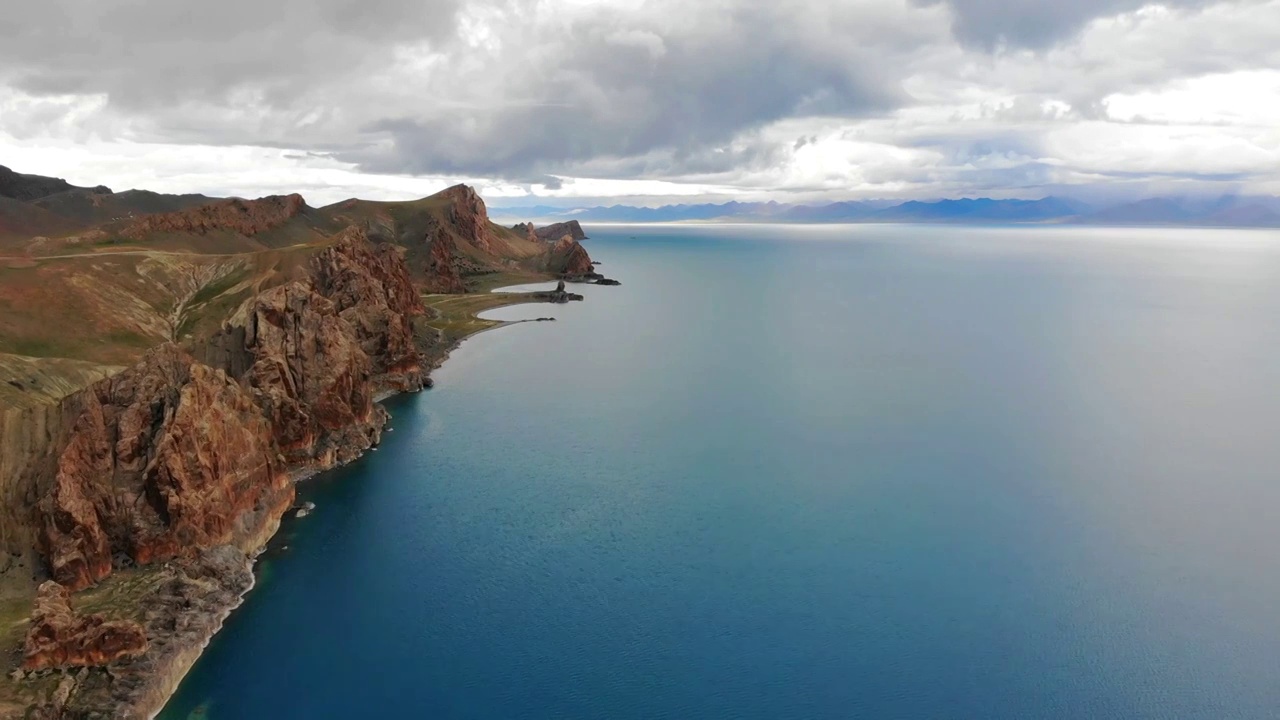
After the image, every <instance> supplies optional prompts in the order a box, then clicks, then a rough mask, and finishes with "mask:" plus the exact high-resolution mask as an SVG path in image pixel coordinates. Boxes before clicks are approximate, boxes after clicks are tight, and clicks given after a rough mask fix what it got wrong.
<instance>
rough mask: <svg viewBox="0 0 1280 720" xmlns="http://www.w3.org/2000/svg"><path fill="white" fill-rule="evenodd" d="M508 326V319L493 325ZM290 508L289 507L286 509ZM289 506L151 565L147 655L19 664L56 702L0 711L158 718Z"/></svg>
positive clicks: (435, 363) (297, 478) (435, 361)
mask: <svg viewBox="0 0 1280 720" xmlns="http://www.w3.org/2000/svg"><path fill="white" fill-rule="evenodd" d="M562 294H565V291H564V289H563V283H561V286H560V287H559V288H558V289H557V290H553V291H545V292H540V293H535V294H534V297H533V298H531V299H530V300H519V301H515V302H513V303H512V304H518V303H522V302H530V301H533V302H550V303H557V302H568V300H561V299H559V298H560V297H561V295H562ZM569 295H570V296H571V299H574V300H581V299H582V296H581V295H573V294H571V293H569ZM543 319H553V318H543ZM505 325H506V323H504V324H502V325H498V326H496V327H504V326H505ZM488 329H496V328H488ZM479 332H483V331H479ZM479 332H477V333H472V334H470V335H465V336H462V337H459V338H457V339H456V340H455V341H453V342H451V343H449V344H448V345H440V346H436V347H434V348H433V352H432V353H431V355H430V356H429V357H425V358H424V364H423V368H422V370H423V373H424V378H423V383H422V386H421V388H415V389H412V390H408V391H410V392H414V391H417V390H419V389H425V388H429V387H431V381H430V379H429V377H425V373H427V372H429V371H431V370H434V369H437V368H439V367H440V366H441V365H443V363H444V362H445V361H446V360H447V359H448V358H449V356H450V355H451V353H452V351H453V350H455V349H457V347H458V346H459V345H461V344H462V342H464V341H465V340H467V339H469V338H471V337H474V336H475V335H476V334H479ZM403 392H405V391H401V390H383V391H381V392H379V393H377V395H376V397H375V402H378V403H381V402H382V401H385V400H387V399H390V398H392V397H395V396H397V395H399V394H402V393H403ZM389 420H390V415H388V414H386V413H385V411H384V413H383V414H382V422H381V423H380V424H379V426H378V430H379V431H381V430H382V429H383V428H384V427H385V423H386V422H387V421H389ZM371 447H373V446H371ZM362 456H363V452H360V453H359V454H357V455H355V456H353V457H349V458H347V459H345V460H344V461H343V462H340V463H337V464H335V465H333V466H331V467H328V468H316V467H303V468H297V469H295V470H293V471H292V472H290V473H289V482H290V485H296V484H297V483H299V482H303V481H305V480H307V479H310V478H312V477H315V476H316V475H318V474H320V473H322V472H326V471H327V470H331V469H336V468H337V467H340V466H342V465H345V464H348V463H350V462H354V461H355V460H357V459H359V458H360V457H362ZM291 495H292V493H291ZM290 509H292V506H290V507H289V508H286V509H285V511H284V512H287V511H288V510H290ZM284 512H281V513H279V514H275V515H274V520H273V521H271V522H270V525H271V527H270V530H269V532H266V533H263V534H261V535H260V536H259V537H260V538H261V543H260V544H259V545H258V546H257V547H256V548H254V549H253V551H252V552H250V553H246V552H244V551H243V550H241V549H239V548H237V547H234V546H232V545H219V546H215V547H212V548H208V549H205V550H203V551H201V552H200V553H199V554H198V555H197V556H196V557H195V558H194V559H183V560H180V561H174V562H169V563H166V564H165V565H164V566H163V567H161V568H159V569H158V570H149V571H146V572H154V577H151V578H149V579H148V583H147V584H148V585H149V586H153V587H154V588H155V590H154V591H152V592H148V593H145V594H143V595H142V596H141V597H139V598H138V600H139V601H140V602H141V603H142V605H143V608H142V611H143V619H142V620H141V621H140V624H141V626H142V629H143V630H144V631H145V634H146V637H147V638H148V639H149V641H150V646H149V647H148V649H147V652H146V653H145V654H143V655H142V656H140V657H136V658H120V659H116V660H115V661H113V662H112V663H111V664H110V665H109V666H108V667H81V668H79V669H76V670H70V669H65V668H64V669H42V670H37V671H32V672H29V673H28V672H25V671H21V670H20V671H18V673H15V675H17V674H19V673H21V675H20V676H19V677H18V678H11V679H15V680H18V681H25V680H28V679H31V680H38V679H45V680H56V689H55V690H54V693H53V697H52V698H51V702H48V703H44V704H39V705H32V706H30V707H28V708H27V709H26V710H25V711H24V712H23V714H21V715H17V714H15V715H8V714H4V713H0V718H3V719H4V720H9V718H13V719H14V720H17V718H24V720H54V719H63V718H86V719H89V718H93V719H97V718H103V719H105V718H125V719H131V718H136V719H139V720H140V719H142V718H146V719H147V720H152V719H153V718H155V717H157V716H158V715H159V714H160V713H161V712H162V711H163V709H164V706H165V705H166V704H167V702H168V700H169V699H170V698H171V697H172V696H173V694H174V693H175V692H176V691H177V689H178V687H179V686H180V685H181V683H182V680H183V679H184V678H185V677H186V675H187V673H188V672H190V670H191V668H192V667H193V666H194V665H195V663H196V661H197V660H199V658H200V656H201V654H203V651H204V649H205V648H207V647H208V645H209V643H210V642H211V641H212V640H213V637H214V636H215V635H216V634H217V633H218V632H219V631H220V630H221V629H222V627H223V625H224V623H225V622H226V620H227V618H229V617H230V616H231V614H232V613H233V612H234V611H235V610H236V609H237V608H239V607H240V606H241V605H242V604H243V603H244V600H245V598H246V597H247V596H248V594H249V592H251V591H252V590H253V588H254V585H255V576H254V572H253V568H254V564H255V562H256V559H257V557H258V555H260V554H261V553H262V552H264V551H265V550H266V549H267V545H268V543H269V541H270V540H271V539H272V538H273V537H274V536H275V534H276V532H277V531H278V529H279V526H280V520H281V519H282V517H283V515H284ZM139 572H143V571H139Z"/></svg>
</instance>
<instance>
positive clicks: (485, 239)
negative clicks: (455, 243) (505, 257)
mask: <svg viewBox="0 0 1280 720" xmlns="http://www.w3.org/2000/svg"><path fill="white" fill-rule="evenodd" d="M440 196H441V197H442V198H444V199H445V200H448V201H449V223H450V224H451V225H453V227H454V229H455V230H456V231H457V233H458V235H459V236H460V237H462V238H465V239H466V240H467V242H469V243H471V244H472V245H474V246H475V247H476V249H477V250H480V251H481V252H485V253H489V254H491V255H492V254H495V247H496V246H497V239H496V237H495V236H494V232H493V228H492V227H491V226H490V225H489V211H488V210H487V209H486V208H485V206H484V200H481V199H480V196H479V195H478V194H477V193H476V191H475V190H474V189H472V188H471V187H469V186H467V185H454V186H453V187H451V188H449V189H447V190H445V191H443V192H441V193H440Z"/></svg>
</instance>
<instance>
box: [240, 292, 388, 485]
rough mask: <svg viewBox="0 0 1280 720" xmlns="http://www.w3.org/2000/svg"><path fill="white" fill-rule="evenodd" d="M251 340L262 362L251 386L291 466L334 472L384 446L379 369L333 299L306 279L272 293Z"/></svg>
mask: <svg viewBox="0 0 1280 720" xmlns="http://www.w3.org/2000/svg"><path fill="white" fill-rule="evenodd" d="M245 343H246V347H247V349H248V350H249V352H250V353H252V355H253V357H254V358H255V361H254V363H253V364H252V366H251V367H250V368H249V371H248V372H247V373H246V375H245V377H244V382H245V383H246V384H247V385H248V387H250V388H251V389H252V391H253V393H254V396H255V397H256V398H257V400H258V404H259V406H261V407H262V409H263V411H264V412H265V413H266V416H267V419H268V421H269V422H270V423H271V427H272V432H273V434H274V436H275V439H276V442H278V443H279V445H280V449H281V450H282V451H283V452H284V453H285V457H286V458H287V459H288V460H290V462H292V463H296V464H304V465H309V466H318V467H330V466H332V465H335V464H337V463H339V462H344V461H346V460H349V459H352V458H354V457H355V456H357V455H359V453H360V452H362V451H364V450H366V449H367V448H369V447H370V446H371V445H372V444H374V443H375V442H377V439H378V430H379V428H381V426H382V422H383V420H384V418H383V416H382V415H381V413H377V412H375V409H374V405H373V388H372V386H371V384H370V379H371V377H372V374H373V365H372V363H371V361H370V360H369V356H368V355H366V354H365V352H364V350H363V349H362V348H361V347H360V345H359V343H357V342H356V338H355V331H354V330H353V329H352V327H351V325H350V323H348V322H347V321H346V320H344V319H343V318H342V317H341V316H340V315H339V314H338V307H337V305H335V304H334V303H333V301H331V300H329V299H328V298H326V297H323V296H321V295H318V294H316V292H315V291H313V290H312V288H311V286H310V285H309V284H308V283H304V282H295V283H291V284H289V285H285V286H283V287H278V288H275V289H274V290H271V291H268V292H267V293H265V294H263V295H262V296H260V297H259V298H258V299H257V300H256V301H254V305H253V309H252V310H251V313H250V316H249V320H248V324H247V335H246V337H245Z"/></svg>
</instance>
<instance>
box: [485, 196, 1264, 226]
mask: <svg viewBox="0 0 1280 720" xmlns="http://www.w3.org/2000/svg"><path fill="white" fill-rule="evenodd" d="M491 212H492V213H493V215H494V216H495V217H503V218H516V219H521V218H536V219H544V220H550V219H558V220H564V219H568V218H572V219H575V220H580V221H582V222H587V221H595V222H655V223H660V222H711V221H729V222H760V223H771V222H772V223H876V222H903V223H907V222H910V223H955V224H964V223H969V224H982V225H985V224H1030V223H1034V224H1066V223H1077V224H1087V225H1154V226H1161V225H1163V226H1178V225H1192V226H1213V227H1280V198H1276V197H1265V196H1253V197H1250V196H1237V195H1229V196H1222V197H1217V198H1209V199H1206V198H1189V197H1160V198H1149V199H1146V200H1139V201H1136V202H1127V203H1123V204H1117V205H1104V206H1097V205H1091V204H1089V203H1084V202H1080V201H1077V200H1070V199H1066V198H1059V197H1046V198H1042V199H1040V200H993V199H991V198H962V199H959V200H937V201H931V202H922V201H919V200H911V201H908V202H903V203H898V202H892V201H874V200H873V201H849V202H838V203H831V204H827V205H787V204H782V203H777V202H767V203H743V202H727V203H722V204H692V205H664V206H662V207H656V208H650V207H635V206H630V205H612V206H608V207H604V206H596V207H587V208H564V207H553V206H549V205H537V206H533V207H523V208H522V207H498V208H493V210H492V211H491Z"/></svg>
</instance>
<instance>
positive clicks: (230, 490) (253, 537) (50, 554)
mask: <svg viewBox="0 0 1280 720" xmlns="http://www.w3.org/2000/svg"><path fill="white" fill-rule="evenodd" d="M310 271H311V274H310V277H309V278H308V279H306V280H301V281H295V282H293V283H290V284H288V285H284V286H280V287H277V288H274V289H272V290H269V291H267V292H266V293H264V294H262V295H260V296H258V297H256V298H254V299H253V300H252V301H250V303H249V304H248V305H247V306H246V307H245V308H244V310H243V311H242V313H241V315H240V318H241V319H240V321H239V322H238V323H237V324H233V325H229V326H228V327H226V328H225V329H224V330H223V331H222V332H221V333H220V334H219V335H218V336H217V337H215V338H213V339H211V340H210V341H208V342H207V343H203V344H201V346H199V347H197V348H196V352H197V354H198V355H199V357H200V359H201V360H202V361H203V362H200V361H197V360H196V359H195V358H193V357H192V356H191V355H189V354H187V352H186V351H184V350H181V349H179V348H178V347H176V346H174V345H164V346H161V347H159V348H156V349H154V350H151V351H149V352H148V353H147V354H146V355H145V356H144V358H143V359H142V360H141V361H140V362H139V363H138V364H137V365H135V366H134V367H132V368H130V369H129V370H126V371H125V372H122V373H120V374H118V375H115V376H113V377H111V378H108V379H106V380H103V381H101V382H99V383H97V384H95V385H93V386H91V387H90V388H89V389H88V390H87V391H85V392H86V397H85V398H84V399H83V400H82V402H81V408H82V409H81V410H80V412H79V414H78V415H77V416H76V418H75V420H74V424H73V426H72V430H71V432H70V437H69V439H68V440H67V443H66V445H65V447H64V448H63V450H62V451H61V454H60V455H59V457H58V462H57V472H56V475H55V477H54V479H53V481H52V483H51V484H50V485H49V487H48V490H47V492H46V494H45V495H44V497H43V499H41V500H40V502H39V505H38V508H37V513H36V514H37V517H38V525H39V533H38V534H39V544H40V547H41V551H42V554H43V555H44V557H45V559H46V561H47V563H48V566H49V568H50V571H51V572H52V574H53V577H54V578H55V579H56V580H58V581H59V582H60V583H62V584H64V585H66V586H67V587H69V588H72V589H79V588H83V587H86V586H88V585H91V584H93V583H95V582H97V581H99V580H101V579H102V578H104V577H106V576H107V575H108V574H109V573H110V572H111V571H112V567H113V564H118V563H119V562H121V561H122V558H131V559H132V561H134V562H137V563H150V562H155V561H158V560H163V559H167V558H170V557H174V556H176V555H180V554H182V553H184V552H187V551H191V550H195V549H198V548H203V547H210V546H214V545H221V544H233V545H236V546H238V547H240V548H241V549H243V550H245V551H251V550H253V549H255V548H257V547H258V546H260V545H261V544H262V543H263V542H265V541H266V539H267V538H268V537H270V535H271V533H272V532H274V530H275V527H276V524H277V523H278V520H279V517H280V515H281V514H282V513H283V512H284V511H285V509H287V508H288V506H289V505H290V503H291V502H292V499H293V487H292V485H291V484H290V483H289V481H288V477H287V474H286V473H287V471H288V470H291V469H299V468H316V469H323V468H328V467H332V466H334V465H336V464H339V463H342V462H347V461H349V460H351V459H353V458H355V457H356V456H358V455H359V454H360V453H361V452H363V451H364V450H366V449H368V448H369V447H370V446H372V445H374V444H376V443H377V442H378V439H379V434H380V432H381V428H382V425H383V424H384V423H385V421H386V413H385V411H384V410H382V409H381V408H380V407H379V406H377V405H375V404H374V402H373V400H374V395H375V394H376V393H377V392H380V391H381V390H384V389H397V390H411V389H418V388H421V387H422V385H423V383H424V377H423V369H422V357H421V356H420V354H419V353H418V351H417V349H416V348H415V345H414V336H413V319H414V317H416V316H417V315H419V314H421V313H422V312H423V307H422V304H421V300H420V299H419V296H418V294H417V291H416V290H415V289H414V287H413V285H412V282H411V281H410V279H409V275H408V270H407V268H406V266H405V263H404V261H403V259H402V258H401V257H400V254H399V252H398V251H397V249H396V248H395V247H392V246H375V245H373V244H372V243H370V242H369V240H368V239H367V238H366V237H365V235H364V234H363V233H362V232H360V231H356V230H350V231H347V232H345V233H343V234H342V236H341V237H339V238H338V239H337V241H336V242H334V244H333V245H331V246H330V247H329V248H327V249H326V250H324V251H322V252H321V253H319V254H318V255H317V256H316V257H315V258H313V260H312V263H311V269H310Z"/></svg>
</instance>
